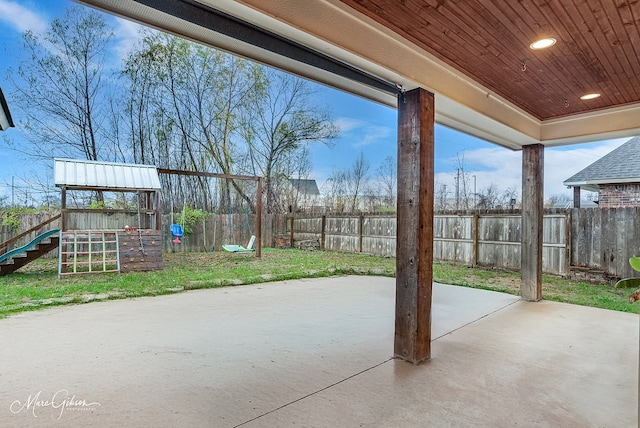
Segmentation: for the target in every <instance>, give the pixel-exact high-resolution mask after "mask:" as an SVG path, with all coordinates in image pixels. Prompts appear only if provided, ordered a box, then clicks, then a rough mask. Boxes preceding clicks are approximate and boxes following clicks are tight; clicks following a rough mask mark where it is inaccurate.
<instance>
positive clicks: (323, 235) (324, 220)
mask: <svg viewBox="0 0 640 428" xmlns="http://www.w3.org/2000/svg"><path fill="white" fill-rule="evenodd" d="M320 229H321V230H320V249H321V250H324V241H325V239H326V237H327V234H326V229H327V216H326V215H323V216H322V222H321V224H320Z"/></svg>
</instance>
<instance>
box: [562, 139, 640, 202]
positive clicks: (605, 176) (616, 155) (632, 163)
mask: <svg viewBox="0 0 640 428" xmlns="http://www.w3.org/2000/svg"><path fill="white" fill-rule="evenodd" d="M638 182H640V137H634V138H632V139H630V140H629V141H627V142H626V143H624V144H623V145H621V146H620V147H618V148H617V149H615V150H614V151H612V152H610V153H608V154H607V155H605V156H603V157H601V158H600V159H598V160H597V161H595V162H594V163H592V164H591V165H589V166H588V167H586V168H585V169H583V170H582V171H580V172H578V173H577V174H575V175H574V176H572V177H570V178H567V179H566V180H565V181H564V182H563V184H564V185H565V186H570V187H578V186H579V187H582V188H584V189H585V190H591V191H595V192H597V191H598V188H599V185H600V184H619V183H638Z"/></svg>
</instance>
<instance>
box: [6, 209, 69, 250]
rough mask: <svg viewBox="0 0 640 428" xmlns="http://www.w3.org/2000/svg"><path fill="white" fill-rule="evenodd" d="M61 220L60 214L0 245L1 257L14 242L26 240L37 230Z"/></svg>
mask: <svg viewBox="0 0 640 428" xmlns="http://www.w3.org/2000/svg"><path fill="white" fill-rule="evenodd" d="M59 218H60V214H58V215H56V216H53V217H51V218H50V219H49V220H46V221H43V222H42V223H40V224H37V225H35V226H33V227H32V228H31V229H29V230H25V231H24V232H22V233H21V234H19V235H16V236H14V237H13V238H11V239H8V240H6V241H4V242H3V243H1V244H0V255H2V254H4V253H6V252H7V250H8V248H9V245H11V244H13V243H14V242H16V241H17V240H19V239H20V238H24V237H25V236H27V235H29V234H30V233H33V232H35V231H36V230H38V229H41V228H43V227H44V226H46V225H48V224H49V223H53V222H54V221H56V220H58V219H59Z"/></svg>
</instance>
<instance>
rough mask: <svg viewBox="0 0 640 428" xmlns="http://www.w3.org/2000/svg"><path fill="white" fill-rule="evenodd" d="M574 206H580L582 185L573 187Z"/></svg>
mask: <svg viewBox="0 0 640 428" xmlns="http://www.w3.org/2000/svg"><path fill="white" fill-rule="evenodd" d="M573 208H580V186H576V187H574V188H573Z"/></svg>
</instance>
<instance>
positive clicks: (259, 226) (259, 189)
mask: <svg viewBox="0 0 640 428" xmlns="http://www.w3.org/2000/svg"><path fill="white" fill-rule="evenodd" d="M257 181H258V184H257V186H256V241H255V245H256V257H257V258H261V257H262V178H258V180H257Z"/></svg>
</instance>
